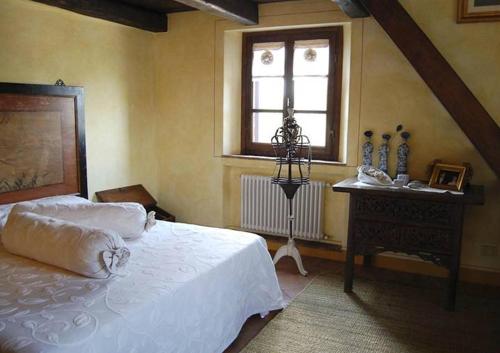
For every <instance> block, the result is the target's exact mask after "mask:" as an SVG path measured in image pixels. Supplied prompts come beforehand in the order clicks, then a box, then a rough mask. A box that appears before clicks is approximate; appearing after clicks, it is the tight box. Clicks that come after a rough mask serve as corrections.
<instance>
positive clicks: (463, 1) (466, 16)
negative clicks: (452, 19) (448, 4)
mask: <svg viewBox="0 0 500 353" xmlns="http://www.w3.org/2000/svg"><path fill="white" fill-rule="evenodd" d="M457 1H458V11H457V22H458V23H467V22H485V21H500V0H457Z"/></svg>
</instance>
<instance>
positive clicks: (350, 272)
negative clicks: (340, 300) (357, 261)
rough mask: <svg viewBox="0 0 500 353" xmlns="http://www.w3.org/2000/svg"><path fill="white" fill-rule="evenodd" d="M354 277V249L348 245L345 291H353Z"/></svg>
mask: <svg viewBox="0 0 500 353" xmlns="http://www.w3.org/2000/svg"><path fill="white" fill-rule="evenodd" d="M353 279H354V249H352V247H349V245H348V246H347V255H346V259H345V267H344V292H346V293H351V292H352V282H353Z"/></svg>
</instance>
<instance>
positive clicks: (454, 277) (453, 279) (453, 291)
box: [445, 268, 458, 311]
mask: <svg viewBox="0 0 500 353" xmlns="http://www.w3.org/2000/svg"><path fill="white" fill-rule="evenodd" d="M457 282H458V268H450V275H449V278H448V288H447V290H446V303H445V309H446V310H448V311H455V300H456V297H457Z"/></svg>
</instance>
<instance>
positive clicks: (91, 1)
mask: <svg viewBox="0 0 500 353" xmlns="http://www.w3.org/2000/svg"><path fill="white" fill-rule="evenodd" d="M33 1H36V2H40V3H43V4H47V5H51V6H55V7H59V8H61V9H65V10H69V11H72V12H76V13H79V14H82V15H86V16H90V17H96V18H100V19H103V20H107V21H111V22H116V23H120V24H122V25H126V26H130V27H135V28H139V29H145V30H147V31H151V32H166V31H167V16H166V15H165V14H163V13H160V12H155V11H151V10H147V9H144V8H139V7H135V6H131V5H128V4H125V3H122V2H119V1H112V0H33Z"/></svg>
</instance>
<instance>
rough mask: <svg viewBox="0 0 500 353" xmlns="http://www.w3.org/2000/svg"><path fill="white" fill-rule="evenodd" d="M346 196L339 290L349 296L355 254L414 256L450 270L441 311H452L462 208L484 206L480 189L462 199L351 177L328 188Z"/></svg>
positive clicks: (469, 190)
mask: <svg viewBox="0 0 500 353" xmlns="http://www.w3.org/2000/svg"><path fill="white" fill-rule="evenodd" d="M333 190H334V191H338V192H347V193H349V194H350V201H349V228H348V238H347V258H346V263H345V278H344V292H351V291H352V285H353V277H354V256H355V255H363V256H365V262H368V263H369V262H370V258H371V256H372V255H375V254H377V253H380V252H383V251H394V252H403V253H406V254H410V255H418V256H419V257H420V258H422V259H423V260H426V261H431V262H433V263H434V264H436V265H439V266H443V267H446V268H447V269H448V270H449V277H448V288H447V293H446V300H445V308H446V309H448V310H454V308H455V297H456V287H457V280H458V272H459V268H460V250H461V249H460V248H461V241H462V223H463V215H464V206H465V205H481V204H483V203H484V191H483V187H482V186H474V185H472V186H469V187H468V188H466V189H465V190H464V193H463V194H462V195H457V194H452V193H449V192H446V193H434V192H424V191H415V190H411V189H408V188H386V187H378V186H371V185H366V184H361V183H358V182H357V179H356V178H351V179H346V180H344V181H341V182H339V183H337V184H335V185H334V186H333Z"/></svg>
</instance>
